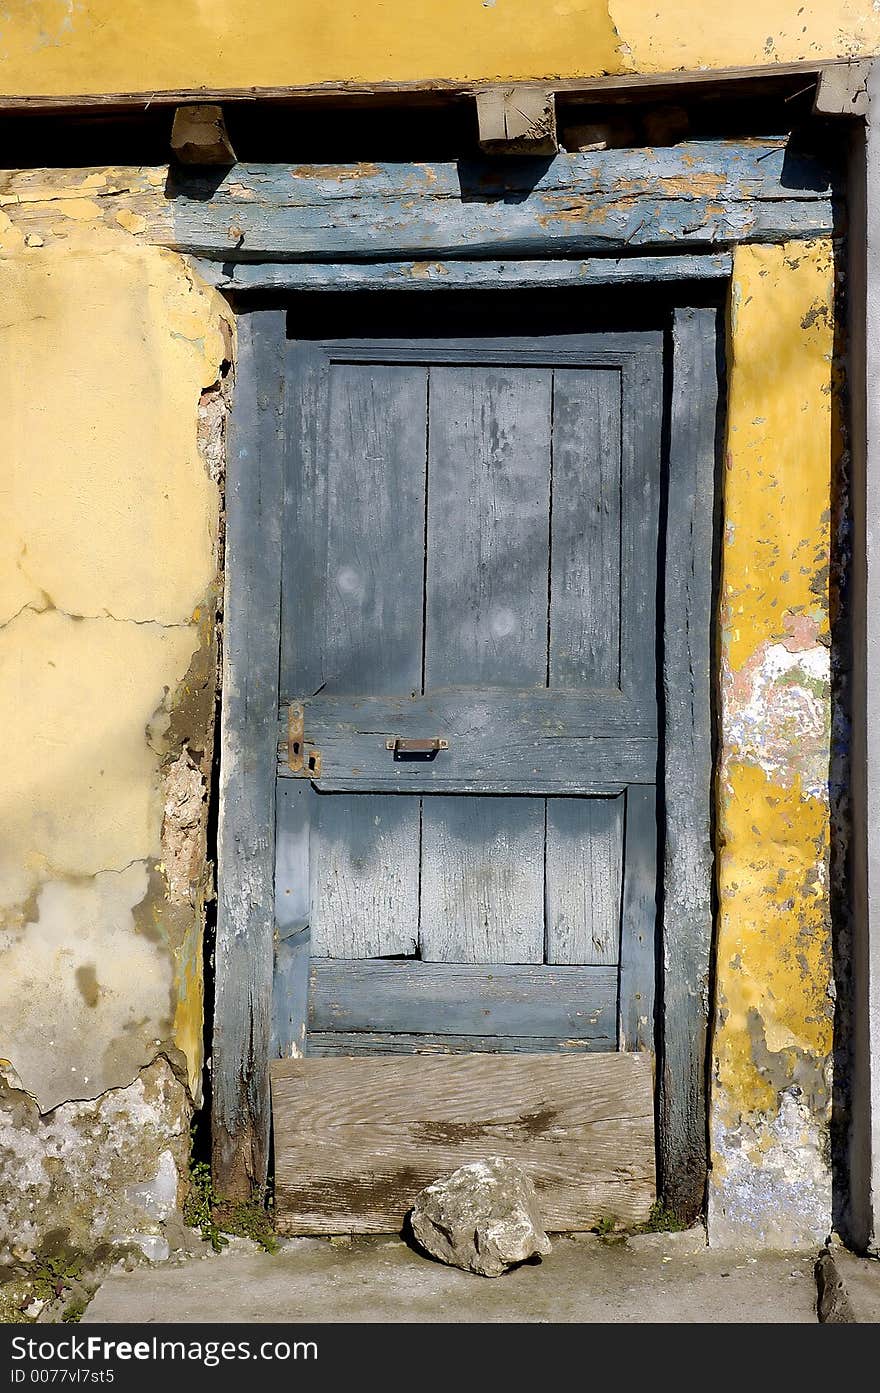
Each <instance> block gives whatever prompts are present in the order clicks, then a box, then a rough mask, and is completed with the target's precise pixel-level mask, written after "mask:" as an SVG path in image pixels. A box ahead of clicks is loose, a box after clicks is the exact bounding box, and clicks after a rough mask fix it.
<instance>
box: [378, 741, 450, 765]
mask: <svg viewBox="0 0 880 1393" xmlns="http://www.w3.org/2000/svg"><path fill="white" fill-rule="evenodd" d="M385 748H386V750H390V751H391V752H392V754H393V755H394V758H395V759H419V760H429V759H436V757H437V752H438V750H448V749H449V741H448V740H439V739H438V740H409V739H406V738H405V737H404V736H402V735H395V736H393V737H392V738H391V739H390V740H386V741H385Z"/></svg>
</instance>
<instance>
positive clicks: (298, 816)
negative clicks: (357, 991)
mask: <svg viewBox="0 0 880 1393" xmlns="http://www.w3.org/2000/svg"><path fill="white" fill-rule="evenodd" d="M313 796H314V795H313V794H312V790H311V787H310V785H309V784H308V783H306V782H305V781H304V780H302V781H301V780H299V779H278V780H277V781H276V785H275V973H274V977H273V981H272V1054H273V1056H274V1057H275V1058H277V1059H287V1058H291V1059H298V1058H300V1057H301V1056H302V1055H303V1054H304V1053H305V1047H306V1031H307V1016H308V983H309V803H310V801H311V799H312V798H313Z"/></svg>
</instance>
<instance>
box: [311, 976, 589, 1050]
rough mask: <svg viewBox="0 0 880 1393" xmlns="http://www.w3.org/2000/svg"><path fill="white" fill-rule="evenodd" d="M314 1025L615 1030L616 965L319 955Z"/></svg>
mask: <svg viewBox="0 0 880 1393" xmlns="http://www.w3.org/2000/svg"><path fill="white" fill-rule="evenodd" d="M311 976H312V986H311V995H310V1006H309V1030H310V1031H319V1032H320V1031H330V1030H339V1031H343V1032H346V1031H347V1032H352V1031H364V1030H367V1031H374V1032H379V1033H383V1032H384V1033H391V1034H404V1035H406V1034H421V1033H424V1034H426V1035H511V1036H526V1035H533V1036H535V1037H536V1038H546V1037H547V1036H555V1037H558V1038H559V1039H565V1040H569V1039H571V1040H574V1039H595V1038H599V1037H607V1036H609V1035H613V1034H614V1031H615V1029H616V1013H617V970H616V968H613V967H548V966H544V965H537V966H527V965H509V964H496V965H486V966H482V967H481V966H476V965H466V964H465V965H463V964H460V963H428V962H418V961H417V962H412V961H410V962H406V961H404V960H401V959H397V960H395V959H393V958H392V959H388V958H386V959H374V960H373V961H364V960H360V961H353V962H343V961H340V960H338V959H333V958H321V959H316V960H315V961H314V962H313V963H312V969H311Z"/></svg>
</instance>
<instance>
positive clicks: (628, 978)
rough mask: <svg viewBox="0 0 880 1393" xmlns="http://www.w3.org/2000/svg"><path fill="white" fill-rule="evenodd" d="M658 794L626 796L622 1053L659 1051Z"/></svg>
mask: <svg viewBox="0 0 880 1393" xmlns="http://www.w3.org/2000/svg"><path fill="white" fill-rule="evenodd" d="M656 940H657V790H656V788H655V787H654V786H653V785H652V784H631V785H630V787H629V788H628V789H627V791H626V824H625V831H624V870H623V908H622V912H621V927H620V1005H619V1012H620V1048H621V1049H622V1050H650V1051H653V1050H654V1042H655V1035H654V997H655V978H656V972H657V947H656Z"/></svg>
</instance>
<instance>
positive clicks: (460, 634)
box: [425, 366, 552, 690]
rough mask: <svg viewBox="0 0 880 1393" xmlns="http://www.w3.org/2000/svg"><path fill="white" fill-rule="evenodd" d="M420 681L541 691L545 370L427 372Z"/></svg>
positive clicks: (548, 384) (548, 385)
mask: <svg viewBox="0 0 880 1393" xmlns="http://www.w3.org/2000/svg"><path fill="white" fill-rule="evenodd" d="M430 392H431V396H430V401H431V407H430V443H429V452H428V565H427V573H428V583H427V591H428V593H427V618H426V632H425V686H426V689H427V690H429V689H431V688H432V687H447V686H454V685H456V684H462V685H466V684H471V685H475V686H499V687H529V686H535V687H543V686H544V685H545V682H546V676H547V571H548V541H549V517H550V415H551V392H552V373H551V372H550V370H549V369H541V368H504V367H491V366H485V367H479V366H477V367H473V366H472V367H433V368H432V369H431V386H430Z"/></svg>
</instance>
